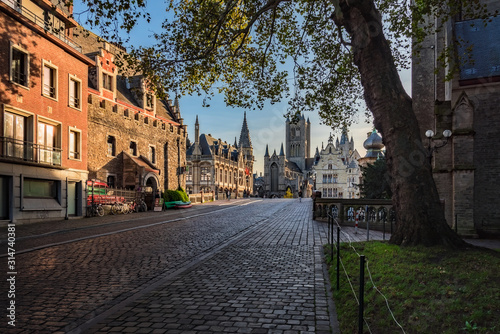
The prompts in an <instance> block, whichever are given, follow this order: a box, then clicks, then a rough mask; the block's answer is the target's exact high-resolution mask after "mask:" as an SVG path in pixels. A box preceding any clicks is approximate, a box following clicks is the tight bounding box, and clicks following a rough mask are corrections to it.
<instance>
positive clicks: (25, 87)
mask: <svg viewBox="0 0 500 334" xmlns="http://www.w3.org/2000/svg"><path fill="white" fill-rule="evenodd" d="M9 81H10V83H11V84H13V85H16V86H18V87H19V88H22V89H25V90H27V91H29V90H30V88H29V87H28V86H25V85H22V84H20V83H18V82H15V81H12V80H9Z"/></svg>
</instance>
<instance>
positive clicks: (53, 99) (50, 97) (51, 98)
mask: <svg viewBox="0 0 500 334" xmlns="http://www.w3.org/2000/svg"><path fill="white" fill-rule="evenodd" d="M42 96H43V97H46V98H48V99H50V100H52V101H56V102H59V100H58V99H57V96H56V97H52V96H50V95H45V94H43V93H42Z"/></svg>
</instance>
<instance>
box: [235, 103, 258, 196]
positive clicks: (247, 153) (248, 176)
mask: <svg viewBox="0 0 500 334" xmlns="http://www.w3.org/2000/svg"><path fill="white" fill-rule="evenodd" d="M235 142H236V139H235ZM238 150H239V151H240V152H241V154H242V156H243V159H244V161H245V185H246V188H247V189H246V190H247V191H252V189H253V162H254V156H253V147H252V140H251V139H250V130H248V124H247V113H246V111H245V113H244V116H243V125H242V126H241V133H240V141H239V143H238Z"/></svg>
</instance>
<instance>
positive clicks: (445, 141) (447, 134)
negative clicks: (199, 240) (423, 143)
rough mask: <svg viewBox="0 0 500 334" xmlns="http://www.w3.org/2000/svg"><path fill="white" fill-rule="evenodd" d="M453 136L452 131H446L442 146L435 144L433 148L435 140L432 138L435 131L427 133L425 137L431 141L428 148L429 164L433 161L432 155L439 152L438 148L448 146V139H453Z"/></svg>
mask: <svg viewBox="0 0 500 334" xmlns="http://www.w3.org/2000/svg"><path fill="white" fill-rule="evenodd" d="M451 135H452V132H451V130H444V131H443V137H444V140H442V142H441V143H440V144H434V146H433V145H432V140H433V139H432V137H434V131H432V130H427V131H425V136H426V137H427V138H428V139H429V144H428V147H427V150H428V157H429V162H431V161H432V154H433V153H434V152H437V149H438V148H441V147H443V146H445V145H446V144H448V139H449V138H450V137H451Z"/></svg>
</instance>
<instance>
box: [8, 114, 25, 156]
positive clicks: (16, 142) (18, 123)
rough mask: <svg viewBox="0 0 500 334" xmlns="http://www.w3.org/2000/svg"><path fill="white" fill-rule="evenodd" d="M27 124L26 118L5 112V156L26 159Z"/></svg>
mask: <svg viewBox="0 0 500 334" xmlns="http://www.w3.org/2000/svg"><path fill="white" fill-rule="evenodd" d="M25 123H26V121H25V117H23V116H20V115H16V114H11V113H8V112H5V114H4V124H5V129H4V136H5V152H4V155H5V156H7V157H13V158H19V159H23V158H24V148H25V146H24V141H25V134H26V124H25Z"/></svg>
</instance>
